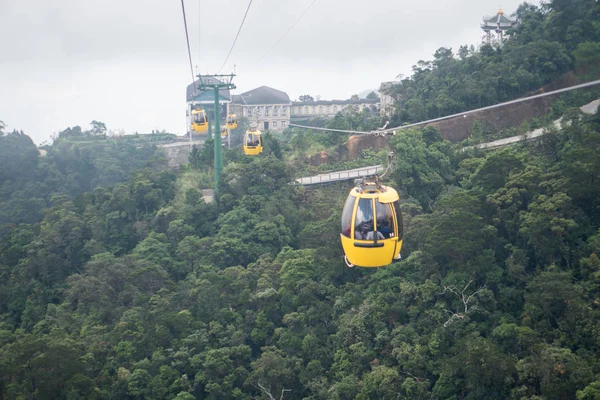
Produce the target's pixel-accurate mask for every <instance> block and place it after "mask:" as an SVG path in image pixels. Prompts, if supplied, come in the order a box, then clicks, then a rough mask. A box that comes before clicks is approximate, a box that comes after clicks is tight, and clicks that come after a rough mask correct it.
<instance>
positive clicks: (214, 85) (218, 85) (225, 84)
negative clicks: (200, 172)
mask: <svg viewBox="0 0 600 400" xmlns="http://www.w3.org/2000/svg"><path fill="white" fill-rule="evenodd" d="M234 76H235V74H229V75H198V78H199V79H200V85H199V87H198V89H200V90H203V91H204V90H206V91H208V90H213V91H214V94H215V116H214V118H215V129H214V132H215V134H214V135H212V137H213V138H214V141H215V173H214V189H215V194H216V193H217V191H218V190H219V178H220V177H221V171H223V151H222V149H221V135H220V134H219V132H221V112H220V111H221V108H220V107H219V91H220V90H221V89H225V90H232V89H235V88H236V87H235V85H234V84H233V83H231V81H233V77H234Z"/></svg>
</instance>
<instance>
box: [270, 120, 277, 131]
mask: <svg viewBox="0 0 600 400" xmlns="http://www.w3.org/2000/svg"><path fill="white" fill-rule="evenodd" d="M271 126H272V127H273V129H275V128H277V121H273V122H271Z"/></svg>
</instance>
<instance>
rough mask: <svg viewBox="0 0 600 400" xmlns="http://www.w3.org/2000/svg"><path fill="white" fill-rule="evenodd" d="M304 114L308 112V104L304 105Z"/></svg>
mask: <svg viewBox="0 0 600 400" xmlns="http://www.w3.org/2000/svg"><path fill="white" fill-rule="evenodd" d="M304 114H308V106H304Z"/></svg>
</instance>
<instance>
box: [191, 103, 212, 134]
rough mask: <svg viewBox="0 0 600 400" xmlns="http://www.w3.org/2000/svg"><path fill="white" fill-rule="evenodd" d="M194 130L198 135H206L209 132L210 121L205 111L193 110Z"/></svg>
mask: <svg viewBox="0 0 600 400" xmlns="http://www.w3.org/2000/svg"><path fill="white" fill-rule="evenodd" d="M192 130H193V131H194V132H198V133H204V132H206V131H207V130H208V120H207V118H206V113H205V112H204V110H203V109H201V108H197V109H194V110H192Z"/></svg>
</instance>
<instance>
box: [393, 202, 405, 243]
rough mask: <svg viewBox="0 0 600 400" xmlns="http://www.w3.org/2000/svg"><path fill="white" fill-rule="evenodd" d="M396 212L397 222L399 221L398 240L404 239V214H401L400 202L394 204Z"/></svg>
mask: <svg viewBox="0 0 600 400" xmlns="http://www.w3.org/2000/svg"><path fill="white" fill-rule="evenodd" d="M394 212H395V213H396V221H398V239H400V240H401V239H402V235H403V233H404V225H403V223H402V213H401V212H400V202H399V201H395V202H394Z"/></svg>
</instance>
